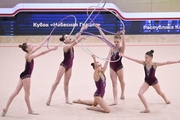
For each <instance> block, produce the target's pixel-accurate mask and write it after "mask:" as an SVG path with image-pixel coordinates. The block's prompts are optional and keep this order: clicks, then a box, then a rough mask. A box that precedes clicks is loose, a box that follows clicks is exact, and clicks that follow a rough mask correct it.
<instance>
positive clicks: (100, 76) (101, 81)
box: [73, 52, 111, 113]
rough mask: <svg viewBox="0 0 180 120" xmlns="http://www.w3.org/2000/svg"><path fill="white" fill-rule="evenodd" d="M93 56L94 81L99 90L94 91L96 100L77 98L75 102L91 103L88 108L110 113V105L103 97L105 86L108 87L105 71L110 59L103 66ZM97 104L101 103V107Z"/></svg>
mask: <svg viewBox="0 0 180 120" xmlns="http://www.w3.org/2000/svg"><path fill="white" fill-rule="evenodd" d="M110 54H111V53H110V52H109V54H108V57H107V60H109V58H110ZM92 58H93V60H94V62H93V63H91V66H92V67H93V69H94V75H93V76H94V81H95V85H96V88H97V90H96V91H95V93H94V101H92V100H81V99H77V100H74V101H73V103H78V104H84V105H90V106H91V107H89V108H87V109H88V110H95V111H99V112H104V113H109V112H110V108H109V105H108V104H107V103H106V102H105V100H104V99H103V97H104V94H105V87H106V76H105V75H104V73H105V71H106V68H107V65H108V61H106V62H105V64H104V66H103V67H102V65H101V64H100V63H99V62H97V61H96V58H95V56H94V55H92ZM97 105H100V107H98V106H97Z"/></svg>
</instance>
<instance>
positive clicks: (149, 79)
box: [119, 50, 180, 113]
mask: <svg viewBox="0 0 180 120" xmlns="http://www.w3.org/2000/svg"><path fill="white" fill-rule="evenodd" d="M153 53H154V50H150V51H148V52H146V53H145V60H144V61H143V60H137V59H134V58H131V57H128V56H126V55H124V54H122V53H120V54H119V55H120V56H122V57H124V58H127V59H129V60H132V61H134V62H137V63H139V64H142V65H143V66H144V72H145V79H144V83H143V84H142V86H141V87H140V90H139V93H138V96H139V98H140V100H141V102H142V103H143V105H144V107H145V110H143V111H140V113H149V112H150V110H149V107H148V105H147V102H146V99H145V98H144V96H143V94H144V93H145V92H146V91H147V89H148V88H149V87H150V86H152V87H153V88H154V89H155V90H156V92H157V93H158V94H159V95H160V96H161V97H162V98H163V99H164V101H165V102H166V104H170V101H169V100H168V99H167V98H166V96H165V94H164V93H163V92H162V91H161V89H160V85H159V83H158V80H157V78H156V76H155V72H156V68H157V67H158V66H162V65H168V64H175V63H180V60H178V61H167V62H153V61H152V59H153Z"/></svg>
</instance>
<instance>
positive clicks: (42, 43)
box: [31, 36, 50, 54]
mask: <svg viewBox="0 0 180 120" xmlns="http://www.w3.org/2000/svg"><path fill="white" fill-rule="evenodd" d="M49 38H50V36H47V37H46V38H45V39H44V40H43V41H42V42H41V43H40V44H39V45H38V46H37V47H35V48H34V49H33V50H32V51H31V54H33V53H34V52H36V51H37V50H39V49H40V48H41V47H42V46H43V45H44V43H45V42H46V41H47V40H48V39H49Z"/></svg>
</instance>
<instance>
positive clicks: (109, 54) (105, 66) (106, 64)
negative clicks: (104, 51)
mask: <svg viewBox="0 0 180 120" xmlns="http://www.w3.org/2000/svg"><path fill="white" fill-rule="evenodd" d="M111 51H112V49H110V50H109V53H108V56H107V58H106V61H105V63H104V66H103V72H105V71H106V69H107V66H108V63H109V60H110V57H111Z"/></svg>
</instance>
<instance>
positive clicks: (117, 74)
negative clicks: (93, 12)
mask: <svg viewBox="0 0 180 120" xmlns="http://www.w3.org/2000/svg"><path fill="white" fill-rule="evenodd" d="M95 26H96V28H97V29H98V30H99V32H100V34H101V36H102V37H103V38H106V36H105V34H104V33H103V31H102V30H101V28H100V24H96V25H95ZM121 33H122V35H120V34H121ZM124 35H125V30H122V31H121V32H119V33H117V34H116V35H115V36H114V38H113V40H114V45H115V46H116V47H117V49H118V51H117V49H115V48H114V49H113V50H112V56H111V61H116V60H118V61H116V62H110V77H111V81H112V87H113V96H114V101H113V103H111V104H110V106H112V105H117V104H118V98H117V95H118V89H117V78H118V79H119V81H120V88H121V96H120V99H121V100H124V99H125V96H124V90H125V82H124V69H123V64H122V57H120V56H119V52H121V53H124V51H125V39H124ZM119 57H120V58H119Z"/></svg>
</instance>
